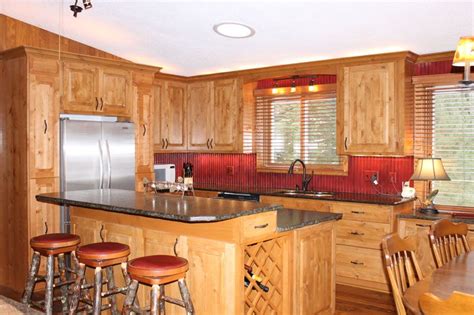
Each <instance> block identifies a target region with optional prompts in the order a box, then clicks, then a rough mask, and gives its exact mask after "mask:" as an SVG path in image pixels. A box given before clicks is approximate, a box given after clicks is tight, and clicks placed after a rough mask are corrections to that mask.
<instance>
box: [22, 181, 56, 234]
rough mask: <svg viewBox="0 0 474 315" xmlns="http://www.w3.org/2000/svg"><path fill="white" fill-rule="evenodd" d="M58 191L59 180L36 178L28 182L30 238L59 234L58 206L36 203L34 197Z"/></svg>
mask: <svg viewBox="0 0 474 315" xmlns="http://www.w3.org/2000/svg"><path fill="white" fill-rule="evenodd" d="M57 191H59V178H57V177H54V178H36V179H30V181H29V198H30V200H29V205H28V208H29V211H30V214H29V225H30V228H29V230H30V232H29V233H28V234H29V235H30V236H31V237H34V236H38V235H41V234H44V233H46V226H47V232H48V233H59V232H60V230H59V216H60V212H59V206H57V205H53V204H49V203H43V202H38V201H36V198H35V196H36V195H38V194H46V193H52V192H57Z"/></svg>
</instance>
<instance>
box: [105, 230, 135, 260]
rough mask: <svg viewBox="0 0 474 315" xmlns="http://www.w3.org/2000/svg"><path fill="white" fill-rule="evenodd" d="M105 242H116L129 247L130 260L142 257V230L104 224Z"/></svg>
mask: <svg viewBox="0 0 474 315" xmlns="http://www.w3.org/2000/svg"><path fill="white" fill-rule="evenodd" d="M104 238H105V241H106V242H117V243H122V244H126V245H128V246H130V256H129V258H130V259H133V258H137V257H141V256H143V230H142V229H139V228H136V227H133V226H132V225H131V224H130V225H128V224H127V225H125V224H115V223H104Z"/></svg>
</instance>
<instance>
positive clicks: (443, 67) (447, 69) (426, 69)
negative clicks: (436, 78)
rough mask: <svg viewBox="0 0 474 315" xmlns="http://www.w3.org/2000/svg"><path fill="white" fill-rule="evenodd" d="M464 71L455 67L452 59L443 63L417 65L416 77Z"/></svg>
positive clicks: (434, 62)
mask: <svg viewBox="0 0 474 315" xmlns="http://www.w3.org/2000/svg"><path fill="white" fill-rule="evenodd" d="M463 71H464V68H463V67H453V60H452V59H451V60H443V61H433V62H421V63H417V64H415V70H414V75H430V74H444V73H462V72H463ZM471 71H472V68H471Z"/></svg>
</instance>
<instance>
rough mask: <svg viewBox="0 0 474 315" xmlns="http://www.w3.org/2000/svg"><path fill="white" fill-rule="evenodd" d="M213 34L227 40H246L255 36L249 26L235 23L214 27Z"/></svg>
mask: <svg viewBox="0 0 474 315" xmlns="http://www.w3.org/2000/svg"><path fill="white" fill-rule="evenodd" d="M213 30H214V32H216V33H217V34H219V35H222V36H225V37H229V38H247V37H252V36H253V35H255V30H254V29H253V28H251V27H250V26H247V25H245V24H241V23H235V22H224V23H219V24H216V25H214V27H213Z"/></svg>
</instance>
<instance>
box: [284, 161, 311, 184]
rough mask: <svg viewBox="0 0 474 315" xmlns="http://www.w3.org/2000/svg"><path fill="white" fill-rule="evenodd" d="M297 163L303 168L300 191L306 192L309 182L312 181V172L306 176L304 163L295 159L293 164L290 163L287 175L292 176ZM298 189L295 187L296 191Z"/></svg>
mask: <svg viewBox="0 0 474 315" xmlns="http://www.w3.org/2000/svg"><path fill="white" fill-rule="evenodd" d="M297 162H300V163H301V166H302V167H303V177H302V183H301V190H302V191H306V190H308V185H309V182H311V180H312V179H313V174H314V172H311V175H309V176H306V165H305V164H304V162H303V161H302V160H300V159H296V160H294V161H293V162H291V164H290V168H289V169H288V174H294V168H295V164H296V163H297ZM299 189H300V188H299V187H298V185H296V190H299Z"/></svg>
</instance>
